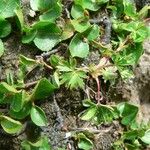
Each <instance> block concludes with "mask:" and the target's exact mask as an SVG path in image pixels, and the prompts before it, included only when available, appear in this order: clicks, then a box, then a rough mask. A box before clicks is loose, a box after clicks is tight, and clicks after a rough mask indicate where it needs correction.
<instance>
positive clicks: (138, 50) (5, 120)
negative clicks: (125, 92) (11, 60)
mask: <svg viewBox="0 0 150 150" xmlns="http://www.w3.org/2000/svg"><path fill="white" fill-rule="evenodd" d="M30 6H31V8H32V10H34V11H35V12H37V13H39V14H40V15H39V17H38V19H37V21H36V22H34V23H33V24H31V25H30V26H29V25H26V24H25V22H24V19H23V13H22V10H21V7H20V1H19V0H6V1H4V0H2V2H1V6H0V16H1V18H0V38H4V37H6V36H8V35H9V34H10V32H11V24H10V23H9V21H8V18H10V17H14V16H15V17H16V21H17V25H18V27H19V29H20V33H21V35H22V43H24V44H31V43H34V44H35V46H36V47H37V48H38V49H39V50H41V52H51V51H53V48H54V47H56V46H57V45H59V44H60V43H65V44H67V45H68V47H67V48H68V51H67V56H65V55H63V56H60V55H59V54H58V55H56V54H55V55H54V54H53V55H51V56H49V55H48V58H49V59H48V61H47V62H46V61H45V59H43V57H42V55H41V56H40V57H38V58H36V59H31V58H28V57H26V56H23V55H20V58H19V60H20V66H19V72H18V77H17V81H14V80H13V76H12V75H9V76H8V77H7V83H6V82H1V83H0V104H8V105H9V113H8V116H6V115H5V114H3V113H0V124H1V126H2V128H3V129H4V130H5V131H6V132H7V133H9V134H15V133H18V132H21V129H22V128H23V124H24V121H26V119H27V116H30V119H31V120H32V122H33V123H34V124H35V125H37V126H46V125H47V124H48V121H47V118H46V115H45V112H44V111H43V110H42V109H41V108H40V107H39V106H38V105H37V104H36V102H37V101H39V100H44V99H46V98H47V97H49V96H50V95H51V94H52V93H54V92H55V90H57V89H60V88H61V87H62V86H65V87H66V88H68V90H74V89H79V88H80V89H81V90H83V91H85V83H86V81H89V79H92V80H93V81H94V82H96V88H97V92H94V94H95V95H94V96H95V97H94V98H93V99H91V97H90V96H89V95H88V99H86V100H84V101H83V106H85V107H87V109H85V110H84V111H83V112H82V113H81V114H80V118H81V119H82V120H85V121H89V122H92V123H93V124H96V125H100V124H103V123H110V122H112V121H113V120H120V124H122V125H123V128H124V129H125V131H124V132H123V133H121V138H120V139H119V140H118V141H117V142H115V143H114V149H119V148H120V149H121V147H122V146H123V147H125V148H128V149H140V148H141V147H143V145H144V146H145V145H146V144H150V141H149V139H150V138H149V136H150V132H149V129H148V128H147V127H142V128H141V127H140V126H139V125H137V123H136V116H137V113H138V107H137V106H134V105H132V104H129V103H120V104H116V105H111V104H109V103H107V102H104V99H103V94H102V92H101V79H102V78H103V80H105V81H106V82H111V83H112V84H113V83H114V81H115V79H116V78H118V77H121V78H122V79H123V80H126V79H129V78H131V77H133V75H134V74H133V72H132V66H133V65H136V64H137V63H138V60H139V58H140V56H141V55H142V54H143V46H142V43H143V41H144V40H145V39H146V38H147V37H149V36H150V29H149V27H147V26H146V25H145V22H144V19H145V18H146V16H147V13H148V10H149V9H150V7H149V6H145V7H144V8H143V9H142V10H140V11H136V7H135V5H134V3H133V2H131V1H129V0H113V1H109V0H97V1H92V0H74V3H73V5H72V8H71V12H69V14H68V15H69V16H70V18H69V19H67V20H65V19H63V18H62V16H61V15H62V12H63V11H64V10H63V7H64V6H63V5H62V2H61V0H50V1H48V0H45V1H43V0H36V1H34V0H30ZM104 8H105V10H106V12H107V14H105V17H104V18H103V17H101V18H94V19H93V13H98V10H100V9H102V10H103V9H104ZM4 10H6V11H5V13H4ZM108 14H109V15H108ZM91 18H92V19H91ZM60 19H62V22H61V23H60V22H58V21H57V20H60ZM100 24H103V25H100ZM111 30H112V31H111ZM91 51H98V53H99V54H100V57H99V62H98V63H97V64H95V63H89V64H85V65H84V66H82V65H81V62H83V63H84V60H85V59H87V58H88V56H89V55H90V54H91ZM3 53H4V46H3V43H2V40H0V57H1V56H2V55H3ZM37 66H38V67H39V68H47V69H48V70H49V72H48V76H49V77H48V78H45V77H44V78H42V79H40V80H38V81H34V82H32V83H29V84H27V83H25V77H26V75H27V74H28V73H30V72H31V71H32V70H33V69H34V68H36V67H37ZM34 85H35V87H34V89H32V90H28V88H30V86H34ZM103 103H105V104H103ZM128 112H130V114H129V113H128ZM135 125H136V127H135ZM139 132H140V134H139ZM75 139H76V140H77V141H78V144H77V145H78V148H80V149H85V150H88V149H92V147H93V146H94V144H93V142H92V138H88V135H86V134H85V133H83V132H81V133H78V134H76V136H75ZM22 147H23V149H26V150H28V149H46V150H48V149H50V146H49V144H48V140H47V138H44V139H42V138H41V139H39V141H37V142H36V143H32V142H30V141H28V140H25V141H24V142H23V143H22Z"/></svg>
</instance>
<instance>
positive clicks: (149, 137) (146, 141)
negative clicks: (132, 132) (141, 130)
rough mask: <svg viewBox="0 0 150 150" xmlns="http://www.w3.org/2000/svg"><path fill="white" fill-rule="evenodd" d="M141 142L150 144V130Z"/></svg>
mask: <svg viewBox="0 0 150 150" xmlns="http://www.w3.org/2000/svg"><path fill="white" fill-rule="evenodd" d="M141 140H142V141H143V142H144V143H146V144H150V129H149V130H147V131H146V132H145V135H144V136H143V137H142V138H141Z"/></svg>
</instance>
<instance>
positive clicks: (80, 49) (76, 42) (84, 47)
mask: <svg viewBox="0 0 150 150" xmlns="http://www.w3.org/2000/svg"><path fill="white" fill-rule="evenodd" d="M69 49H70V53H71V55H72V57H80V58H85V57H87V55H88V54H89V45H88V43H86V42H84V41H83V39H82V37H81V35H80V34H76V35H75V36H74V37H73V39H72V41H71V43H70V45H69Z"/></svg>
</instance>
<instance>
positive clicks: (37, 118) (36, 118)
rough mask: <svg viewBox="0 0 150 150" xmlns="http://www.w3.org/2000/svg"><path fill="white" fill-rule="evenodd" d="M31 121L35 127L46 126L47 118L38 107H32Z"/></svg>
mask: <svg viewBox="0 0 150 150" xmlns="http://www.w3.org/2000/svg"><path fill="white" fill-rule="evenodd" d="M30 115H31V119H32V121H33V122H34V123H35V124H36V125H37V126H47V123H48V122H47V118H46V115H45V113H44V111H43V110H42V109H41V108H39V107H38V106H33V107H32V109H31V112H30Z"/></svg>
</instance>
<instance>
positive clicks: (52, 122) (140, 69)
mask: <svg viewBox="0 0 150 150" xmlns="http://www.w3.org/2000/svg"><path fill="white" fill-rule="evenodd" d="M67 2H69V3H71V1H69V0H68V1H65V3H67ZM22 3H23V6H24V8H23V10H24V13H25V16H26V17H25V20H26V22H27V23H28V24H30V23H31V22H32V17H30V15H29V14H30V9H29V0H22ZM17 32H18V31H17V30H16V28H15V27H14V28H13V33H11V35H10V36H9V37H7V38H5V39H4V40H3V42H4V45H5V54H4V56H3V57H2V58H1V59H0V81H5V80H6V73H7V72H8V71H9V72H10V71H11V72H12V74H13V75H14V77H16V76H17V71H18V66H19V61H18V57H19V55H20V54H23V55H25V56H27V57H29V58H35V57H36V56H37V55H39V54H40V52H39V51H38V50H37V48H36V47H35V46H34V45H24V44H22V43H21V37H20V35H17ZM149 48H150V40H147V41H145V44H144V49H145V52H144V54H143V56H142V57H141V59H140V61H139V64H138V66H136V67H135V69H134V72H135V78H134V79H132V80H130V81H128V82H126V83H122V82H121V81H120V82H119V83H118V84H117V88H116V89H115V90H116V91H117V92H118V95H119V96H121V97H122V98H123V99H128V100H129V101H130V102H132V103H134V104H137V105H139V107H140V115H139V118H138V119H139V121H142V120H143V121H144V122H148V121H150V109H149V107H150V90H149V89H150V64H149V62H150V49H149ZM97 57H98V55H97V53H91V55H90V57H89V58H88V59H87V60H85V62H83V63H85V64H87V63H89V61H90V62H91V61H93V62H94V63H96V62H97ZM33 74H34V76H33ZM33 74H31V75H30V78H28V79H27V80H26V82H27V83H28V82H32V81H36V80H37V79H40V78H42V77H43V76H45V75H46V72H45V71H44V70H42V69H41V70H39V68H37V69H35V71H34V72H33ZM92 82H93V81H92ZM94 84H95V83H92V85H93V86H94ZM120 87H121V88H120ZM112 91H113V89H112ZM64 93H65V94H64ZM115 93H116V92H115ZM118 95H117V96H118ZM84 97H85V95H84V93H83V92H82V91H80V90H74V91H72V92H71V91H68V89H66V88H63V89H61V90H58V91H56V92H55V95H52V96H50V97H49V98H48V99H47V100H45V101H44V102H39V103H38V105H39V106H41V108H42V109H43V110H44V111H45V113H46V116H47V118H48V121H49V125H48V126H47V127H42V128H39V127H36V126H35V125H34V124H33V123H32V122H30V121H28V122H27V123H26V125H25V131H24V132H23V133H22V134H21V135H13V136H10V135H7V134H6V133H4V132H3V130H2V129H1V130H0V150H20V149H21V141H22V140H23V139H26V138H27V139H30V141H33V142H34V141H35V140H36V139H37V138H38V137H39V136H40V135H47V137H48V138H49V142H50V143H51V145H52V148H53V150H57V149H58V147H62V148H63V147H66V145H67V146H68V147H71V150H75V149H76V145H75V144H74V143H75V142H74V141H73V140H72V139H71V138H67V137H66V136H67V135H68V134H69V133H70V132H71V131H74V130H77V129H84V128H87V127H88V128H92V129H98V130H99V133H97V134H96V136H95V138H94V143H95V148H94V150H100V149H102V150H109V149H111V146H112V143H113V142H114V141H115V140H116V139H117V138H119V132H120V130H121V127H120V125H119V123H118V122H113V123H112V124H103V125H101V126H99V127H96V126H93V125H91V124H87V123H86V122H83V121H81V120H79V119H78V118H79V117H78V114H79V112H81V111H82V110H83V107H82V100H83V99H84ZM6 108H7V106H0V111H4V110H6ZM58 109H59V110H58ZM5 113H7V111H6V112H5ZM31 131H32V132H31Z"/></svg>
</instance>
